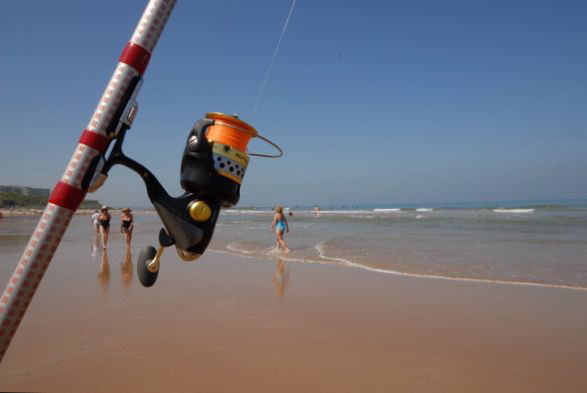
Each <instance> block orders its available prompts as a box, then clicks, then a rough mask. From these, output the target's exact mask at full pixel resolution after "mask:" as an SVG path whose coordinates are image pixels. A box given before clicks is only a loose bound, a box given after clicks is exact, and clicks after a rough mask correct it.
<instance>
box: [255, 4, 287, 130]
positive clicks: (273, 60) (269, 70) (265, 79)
mask: <svg viewBox="0 0 587 393" xmlns="http://www.w3.org/2000/svg"><path fill="white" fill-rule="evenodd" d="M295 6H296V0H293V1H292V3H291V7H290V9H289V13H288V14H287V18H286V19H285V23H284V24H283V29H281V35H280V36H279V40H278V41H277V45H276V46H275V51H274V52H273V57H272V58H271V62H269V67H268V68H267V72H266V73H265V78H264V79H263V83H262V84H261V89H260V90H259V94H258V95H257V99H256V100H255V105H254V106H253V110H252V111H251V120H252V119H253V118H254V117H255V113H256V112H257V107H258V106H259V102H260V101H261V96H262V95H263V92H264V91H265V86H266V85H267V81H268V80H269V75H270V74H271V70H272V69H273V63H275V59H276V58H277V53H278V52H279V48H280V47H281V41H283V36H285V30H286V29H287V25H288V24H289V18H290V17H291V14H292V13H293V10H294V8H295Z"/></svg>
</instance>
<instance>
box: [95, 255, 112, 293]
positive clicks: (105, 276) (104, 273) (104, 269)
mask: <svg viewBox="0 0 587 393" xmlns="http://www.w3.org/2000/svg"><path fill="white" fill-rule="evenodd" d="M98 285H100V289H101V290H102V292H106V291H108V288H109V287H110V263H109V260H108V251H106V250H104V252H103V253H102V262H101V263H100V270H99V271H98Z"/></svg>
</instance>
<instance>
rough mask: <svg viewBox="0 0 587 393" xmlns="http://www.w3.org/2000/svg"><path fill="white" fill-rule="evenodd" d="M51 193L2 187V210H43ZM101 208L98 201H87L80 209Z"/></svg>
mask: <svg viewBox="0 0 587 393" xmlns="http://www.w3.org/2000/svg"><path fill="white" fill-rule="evenodd" d="M50 192H51V190H49V189H48V188H35V187H25V186H4V185H0V209H3V210H14V209H43V208H44V207H45V206H46V205H47V201H48V200H49V194H50ZM100 206H101V205H100V202H98V201H97V200H93V199H86V200H84V201H83V202H82V204H81V205H80V209H99V208H100Z"/></svg>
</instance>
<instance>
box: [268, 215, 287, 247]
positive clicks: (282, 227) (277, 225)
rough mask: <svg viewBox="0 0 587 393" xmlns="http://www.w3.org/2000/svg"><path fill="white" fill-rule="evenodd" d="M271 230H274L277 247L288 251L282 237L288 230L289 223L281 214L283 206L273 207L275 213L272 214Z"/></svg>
mask: <svg viewBox="0 0 587 393" xmlns="http://www.w3.org/2000/svg"><path fill="white" fill-rule="evenodd" d="M271 231H272V232H273V231H275V236H276V242H277V248H278V249H281V250H283V252H289V248H288V247H287V243H286V242H285V240H284V239H283V234H284V233H285V232H289V225H288V224H287V219H286V218H285V215H284V214H283V207H281V206H277V207H275V214H274V215H273V221H272V222H271Z"/></svg>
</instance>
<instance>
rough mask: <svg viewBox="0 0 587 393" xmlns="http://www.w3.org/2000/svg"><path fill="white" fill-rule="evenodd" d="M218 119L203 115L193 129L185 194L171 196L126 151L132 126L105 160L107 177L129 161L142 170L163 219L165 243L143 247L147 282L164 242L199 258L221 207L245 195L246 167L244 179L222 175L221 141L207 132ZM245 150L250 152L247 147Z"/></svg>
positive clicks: (184, 170)
mask: <svg viewBox="0 0 587 393" xmlns="http://www.w3.org/2000/svg"><path fill="white" fill-rule="evenodd" d="M213 124H214V120H211V119H206V118H205V119H200V120H198V121H197V122H196V123H195V124H194V126H193V128H192V130H191V131H190V133H189V135H188V139H187V142H186V147H185V149H184V152H183V157H182V162H181V174H180V184H181V187H182V188H183V190H184V191H185V193H184V194H183V195H181V196H179V197H175V198H174V197H171V196H170V195H169V194H168V193H167V192H166V191H165V189H164V188H163V186H162V185H161V183H160V182H159V181H158V180H157V178H156V177H155V176H154V175H153V174H152V173H151V172H150V171H149V170H148V169H147V168H145V167H144V166H143V165H141V164H140V163H138V162H136V161H134V160H133V159H131V158H129V157H127V156H126V155H124V153H123V152H122V144H123V141H124V137H125V133H126V130H127V129H128V127H123V128H122V129H121V130H120V131H119V132H118V134H117V136H116V138H117V139H116V143H115V145H114V147H113V149H112V152H111V153H110V156H109V157H108V160H106V161H105V163H104V165H103V169H102V170H101V173H100V175H101V176H103V177H104V178H105V177H106V176H107V173H108V171H109V170H110V168H111V167H112V166H114V165H123V166H126V167H128V168H130V169H132V170H133V171H135V172H136V173H138V174H139V175H140V176H141V178H142V179H143V181H144V182H145V186H146V188H147V194H148V196H149V199H150V200H151V202H152V203H153V206H154V207H155V209H156V210H157V213H158V214H159V217H160V218H161V221H162V223H163V226H164V229H162V230H161V232H160V234H159V249H158V250H157V251H156V252H153V250H154V249H153V247H148V248H149V250H147V249H145V250H143V251H144V252H141V257H140V258H139V261H138V264H139V266H138V267H137V271H138V272H139V279H140V280H141V283H142V284H143V285H144V286H151V285H153V284H154V282H155V279H156V278H157V274H158V271H159V259H160V257H161V254H162V252H163V248H165V247H169V246H171V245H174V246H175V247H176V249H177V253H178V255H179V257H180V258H181V259H182V260H184V261H193V260H196V259H197V258H199V257H200V256H201V255H202V254H203V253H204V251H205V250H206V248H207V247H208V244H209V243H210V240H211V239H212V235H213V233H214V228H215V226H216V221H217V220H218V215H219V214H220V210H221V209H222V208H223V207H231V206H234V205H235V204H237V203H238V201H239V199H240V179H242V176H244V168H243V170H242V175H241V177H240V179H237V180H239V181H235V180H233V179H232V178H230V177H227V176H226V175H221V174H220V173H221V172H220V171H218V170H217V168H215V165H214V160H215V159H218V161H221V160H222V158H219V154H218V151H219V146H218V145H217V146H216V147H215V146H214V145H215V143H217V142H214V141H210V140H208V139H207V138H206V132H207V130H208V128H209V127H210V126H212V125H213ZM220 146H221V147H222V148H223V149H226V151H227V152H228V151H229V150H230V149H231V148H230V146H228V147H227V146H225V145H220ZM240 153H241V155H244V156H246V153H245V152H240ZM232 154H234V152H232ZM247 160H248V156H247ZM231 170H232V168H231ZM239 174H240V172H239ZM100 175H98V176H100ZM102 182H103V181H102ZM141 264H143V265H141Z"/></svg>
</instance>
